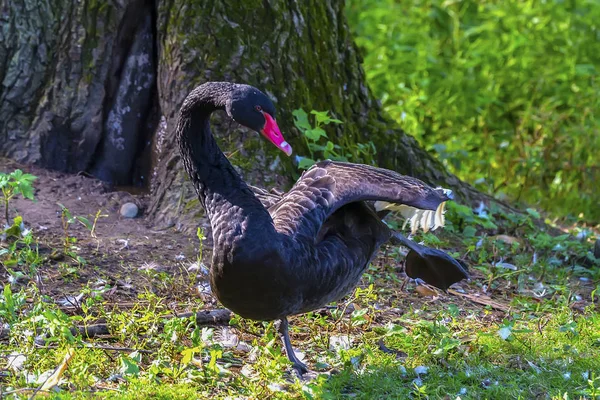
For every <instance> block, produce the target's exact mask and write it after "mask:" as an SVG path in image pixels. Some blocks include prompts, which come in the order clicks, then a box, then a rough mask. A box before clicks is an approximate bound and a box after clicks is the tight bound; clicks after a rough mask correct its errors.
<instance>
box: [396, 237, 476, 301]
mask: <svg viewBox="0 0 600 400" xmlns="http://www.w3.org/2000/svg"><path fill="white" fill-rule="evenodd" d="M392 239H393V241H395V242H399V243H401V244H403V245H404V246H406V247H408V248H409V249H410V251H409V252H408V254H407V255H406V261H405V272H406V275H408V276H409V277H411V278H413V279H417V278H420V279H422V280H424V281H425V282H427V283H428V284H430V285H432V286H435V287H437V288H439V289H442V290H444V291H446V290H447V289H448V288H449V287H450V286H452V284H454V283H456V282H460V281H461V280H463V279H469V272H468V269H467V265H466V264H465V263H463V262H461V261H459V260H456V259H454V258H453V257H451V256H449V255H448V254H446V253H444V252H443V251H441V250H437V249H432V248H429V247H425V246H421V245H420V244H418V243H415V242H413V241H412V240H409V239H407V238H406V237H404V236H402V235H401V234H399V233H397V232H395V233H394V235H393V236H392Z"/></svg>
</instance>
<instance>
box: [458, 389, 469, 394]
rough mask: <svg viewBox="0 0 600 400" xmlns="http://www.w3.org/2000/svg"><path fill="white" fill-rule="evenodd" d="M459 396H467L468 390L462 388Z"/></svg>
mask: <svg viewBox="0 0 600 400" xmlns="http://www.w3.org/2000/svg"><path fill="white" fill-rule="evenodd" d="M458 394H459V396H464V395H465V394H467V388H460V390H459V392H458Z"/></svg>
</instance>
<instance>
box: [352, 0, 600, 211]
mask: <svg viewBox="0 0 600 400" xmlns="http://www.w3.org/2000/svg"><path fill="white" fill-rule="evenodd" d="M347 15H348V17H349V20H350V25H351V27H352V28H353V30H354V32H355V33H356V36H357V37H356V40H357V42H358V44H359V46H360V47H361V48H362V50H363V52H362V53H363V55H364V57H365V59H364V65H365V70H366V73H367V78H368V81H369V83H370V86H371V88H372V89H373V90H374V92H375V94H376V95H377V96H378V97H380V98H381V100H382V103H383V106H384V107H385V109H386V111H387V112H388V113H389V114H390V115H391V116H392V117H394V118H395V119H396V120H398V121H399V122H400V123H401V125H402V126H403V128H404V129H405V130H406V131H407V132H408V133H410V134H412V135H414V136H415V137H416V138H417V139H418V140H419V141H420V142H421V143H422V144H423V145H425V147H426V148H427V149H428V150H430V151H432V152H434V153H435V154H437V156H438V157H439V158H440V159H441V160H442V161H443V163H444V164H445V165H446V166H447V167H448V168H449V169H450V170H451V171H452V172H454V173H456V174H457V175H458V176H459V177H461V178H463V179H465V180H467V181H470V182H472V183H474V184H475V185H476V186H477V187H478V188H479V189H481V190H486V191H488V192H490V193H493V194H495V195H500V196H502V195H508V196H509V197H511V198H512V199H517V200H524V201H526V202H528V203H529V204H534V205H539V206H541V207H542V208H544V209H546V210H549V211H552V212H555V213H561V214H574V215H578V214H580V213H583V214H584V217H585V218H586V219H588V220H595V221H598V220H599V219H600V208H598V207H597V205H598V203H599V201H600V192H599V191H598V190H596V189H597V182H598V181H600V169H599V168H598V152H599V151H600V134H599V133H600V129H599V128H600V118H599V114H598V112H597V110H599V109H600V96H598V93H600V80H599V79H598V78H599V76H598V74H599V73H600V70H599V67H598V66H599V65H600V40H598V35H599V33H598V24H597V22H598V21H599V20H600V3H599V2H597V1H579V2H574V1H566V2H565V1H555V0H550V1H542V2H540V1H518V0H509V1H502V2H499V1H490V0H486V1H475V0H467V1H460V2H455V1H446V2H443V1H440V0H412V1H397V0H348V2H347Z"/></svg>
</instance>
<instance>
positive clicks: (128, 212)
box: [120, 203, 139, 218]
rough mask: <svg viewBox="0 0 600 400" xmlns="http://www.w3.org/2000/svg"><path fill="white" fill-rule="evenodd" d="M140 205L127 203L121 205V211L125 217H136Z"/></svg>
mask: <svg viewBox="0 0 600 400" xmlns="http://www.w3.org/2000/svg"><path fill="white" fill-rule="evenodd" d="M138 211H139V209H138V206H136V205H135V204H134V203H125V204H123V205H122V206H121V210H120V213H121V215H122V216H123V217H125V218H135V217H137V215H138Z"/></svg>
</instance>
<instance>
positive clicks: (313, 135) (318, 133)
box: [304, 128, 327, 142]
mask: <svg viewBox="0 0 600 400" xmlns="http://www.w3.org/2000/svg"><path fill="white" fill-rule="evenodd" d="M304 136H306V137H307V138H308V139H309V140H312V141H313V142H317V141H318V140H319V139H320V138H322V137H324V138H327V133H326V132H325V131H324V130H323V129H321V128H314V129H309V130H306V131H305V132H304Z"/></svg>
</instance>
